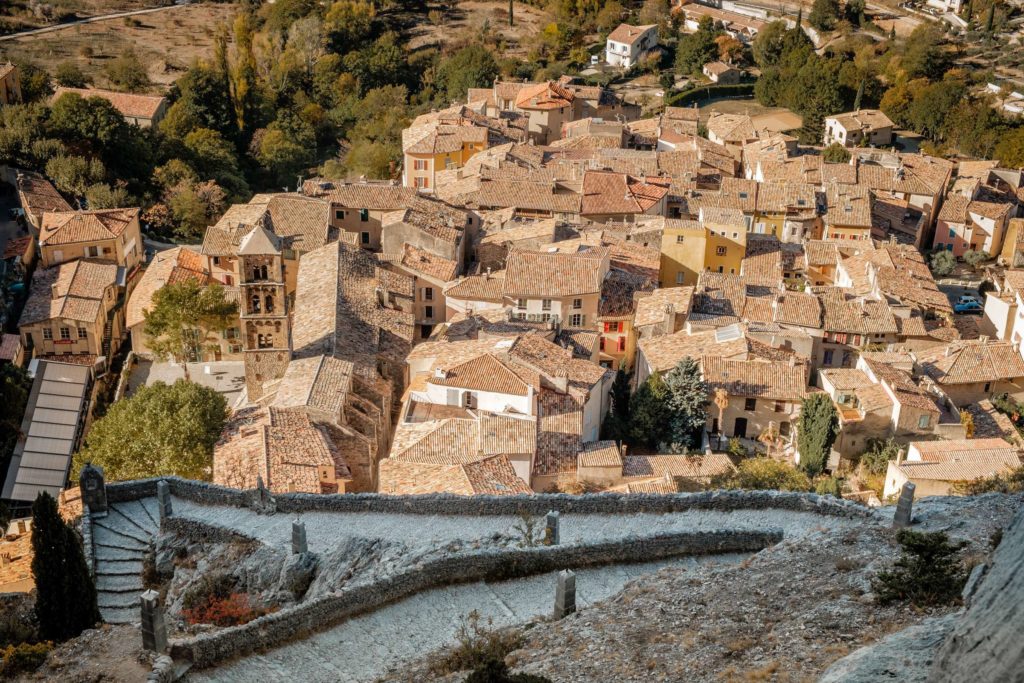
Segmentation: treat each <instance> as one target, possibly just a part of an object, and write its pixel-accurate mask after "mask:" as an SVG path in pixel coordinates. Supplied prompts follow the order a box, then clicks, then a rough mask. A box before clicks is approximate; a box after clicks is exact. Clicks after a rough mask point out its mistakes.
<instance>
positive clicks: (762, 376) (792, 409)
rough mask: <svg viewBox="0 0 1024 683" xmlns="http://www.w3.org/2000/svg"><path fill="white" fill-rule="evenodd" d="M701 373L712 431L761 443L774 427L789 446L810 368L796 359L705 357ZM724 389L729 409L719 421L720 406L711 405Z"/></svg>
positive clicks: (805, 390) (709, 428) (708, 429)
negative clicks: (705, 389) (707, 398)
mask: <svg viewBox="0 0 1024 683" xmlns="http://www.w3.org/2000/svg"><path fill="white" fill-rule="evenodd" d="M700 368H701V374H702V375H703V376H704V381H705V382H706V383H707V385H708V388H709V390H710V395H709V404H708V409H707V410H708V422H707V431H708V433H709V434H720V435H721V436H722V437H723V438H732V437H739V438H741V439H757V438H758V437H759V436H760V435H761V434H764V433H765V431H766V430H768V429H769V427H774V428H775V429H776V430H777V433H778V435H779V438H780V439H782V440H783V442H788V441H789V440H790V439H791V438H792V435H793V422H794V421H795V420H797V419H798V418H799V416H800V405H801V401H802V400H803V398H804V396H805V395H806V394H807V376H808V365H807V364H806V363H804V362H802V361H799V359H798V358H797V356H796V354H793V353H790V354H788V359H787V360H757V359H752V360H730V359H726V358H722V357H719V356H702V357H701V359H700ZM718 389H724V390H725V392H726V394H727V396H728V405H727V406H726V408H725V410H724V413H723V414H722V415H721V421H720V417H719V409H718V406H717V405H715V404H714V403H713V402H710V400H711V399H712V398H714V395H715V391H716V390H718Z"/></svg>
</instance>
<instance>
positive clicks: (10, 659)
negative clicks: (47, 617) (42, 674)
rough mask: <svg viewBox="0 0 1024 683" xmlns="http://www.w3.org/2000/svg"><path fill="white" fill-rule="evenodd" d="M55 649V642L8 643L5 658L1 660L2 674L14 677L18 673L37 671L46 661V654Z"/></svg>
mask: <svg viewBox="0 0 1024 683" xmlns="http://www.w3.org/2000/svg"><path fill="white" fill-rule="evenodd" d="M52 649H53V643H51V642H50V641H48V640H47V641H45V642H42V643H35V644H29V643H19V644H18V645H8V646H7V647H5V648H4V649H3V660H2V661H0V676H2V677H3V678H13V677H14V676H16V675H17V674H21V673H28V672H30V671H35V670H36V669H38V668H39V667H40V665H42V663H43V662H45V661H46V655H48V654H49V653H50V650H52Z"/></svg>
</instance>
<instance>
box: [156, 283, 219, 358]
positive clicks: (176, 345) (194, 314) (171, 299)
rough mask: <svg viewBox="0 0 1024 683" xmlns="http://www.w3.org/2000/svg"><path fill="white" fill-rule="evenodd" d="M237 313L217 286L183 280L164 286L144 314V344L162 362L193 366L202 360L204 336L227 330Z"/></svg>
mask: <svg viewBox="0 0 1024 683" xmlns="http://www.w3.org/2000/svg"><path fill="white" fill-rule="evenodd" d="M237 313H238V304H236V303H234V302H233V301H228V300H227V299H226V298H225V295H224V288H223V287H221V286H220V285H219V284H210V285H205V286H204V285H201V284H200V283H199V282H198V281H196V280H186V281H184V282H180V283H175V284H169V285H166V286H164V287H161V288H160V289H159V290H157V292H156V294H154V295H153V302H152V306H151V308H150V309H147V310H145V311H143V314H144V315H145V318H146V323H145V325H146V334H147V335H148V336H149V340H148V342H147V344H148V346H149V348H150V350H151V351H152V352H153V354H154V355H156V357H157V358H160V359H161V360H166V359H168V358H170V359H173V360H174V361H175V362H177V363H181V362H183V361H188V362H196V361H198V360H199V359H201V358H202V352H203V351H204V348H203V342H204V341H205V335H206V333H215V334H216V333H219V332H221V331H223V330H226V329H227V328H228V327H229V326H230V325H231V322H232V320H234V318H235V316H236V315H237Z"/></svg>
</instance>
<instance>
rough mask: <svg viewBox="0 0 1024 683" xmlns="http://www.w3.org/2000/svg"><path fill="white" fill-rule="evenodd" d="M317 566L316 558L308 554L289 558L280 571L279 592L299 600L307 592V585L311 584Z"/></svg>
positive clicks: (317, 560)
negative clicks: (287, 593) (286, 593)
mask: <svg viewBox="0 0 1024 683" xmlns="http://www.w3.org/2000/svg"><path fill="white" fill-rule="evenodd" d="M319 564H320V562H319V559H318V558H317V556H316V555H315V554H313V553H310V552H305V553H299V554H298V555H292V556H290V557H289V558H288V559H287V560H286V561H285V563H284V567H283V568H282V569H281V583H280V590H281V591H287V592H289V593H291V595H292V596H293V597H294V598H295V599H296V600H301V599H302V596H303V595H305V594H306V591H307V590H309V584H311V583H313V578H314V577H315V576H316V570H317V566H318V565H319Z"/></svg>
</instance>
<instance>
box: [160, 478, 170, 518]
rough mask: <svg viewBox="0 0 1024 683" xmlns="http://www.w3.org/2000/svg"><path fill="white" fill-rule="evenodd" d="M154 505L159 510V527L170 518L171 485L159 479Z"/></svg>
mask: <svg viewBox="0 0 1024 683" xmlns="http://www.w3.org/2000/svg"><path fill="white" fill-rule="evenodd" d="M156 504H157V507H158V508H160V526H161V527H163V525H164V520H165V519H167V518H168V517H170V516H171V485H170V484H168V483H167V482H166V481H164V480H163V479H161V480H160V481H158V482H157V483H156Z"/></svg>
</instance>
